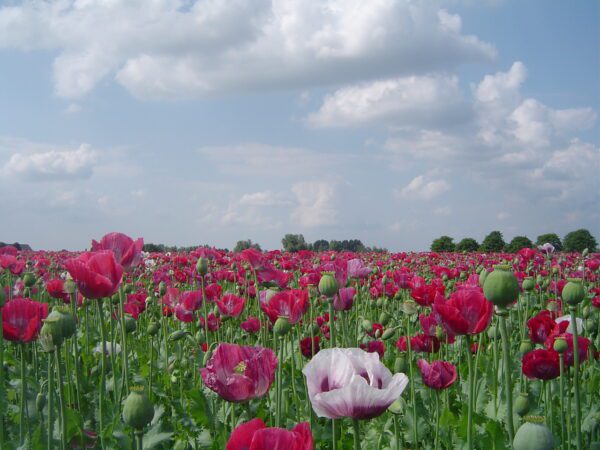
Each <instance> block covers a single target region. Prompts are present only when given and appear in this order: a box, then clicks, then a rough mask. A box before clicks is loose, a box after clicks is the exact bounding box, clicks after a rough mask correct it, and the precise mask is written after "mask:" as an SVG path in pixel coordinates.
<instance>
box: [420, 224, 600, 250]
mask: <svg viewBox="0 0 600 450" xmlns="http://www.w3.org/2000/svg"><path fill="white" fill-rule="evenodd" d="M546 243H550V244H552V245H553V246H554V248H555V250H556V251H565V252H581V251H583V250H584V249H586V248H587V249H588V250H590V251H592V252H593V251H596V249H597V247H598V243H597V241H596V238H595V237H594V236H593V235H592V234H591V233H590V232H589V231H588V230H586V229H584V228H581V229H579V230H575V231H571V232H570V233H567V234H566V235H565V236H564V238H563V239H562V240H561V239H560V237H559V236H558V234H556V233H545V234H541V235H539V236H538V237H537V239H536V241H535V243H534V242H533V241H532V240H531V239H529V238H528V237H527V236H515V237H514V238H512V240H511V241H510V242H508V243H507V242H505V241H504V237H503V236H502V233H501V232H500V231H497V230H496V231H492V232H491V233H489V234H488V235H487V236H486V237H485V238H484V239H483V241H482V242H481V244H479V243H478V242H477V241H476V240H475V239H473V238H469V237H467V238H464V239H462V240H461V241H459V242H458V243H455V242H454V239H453V238H452V237H450V236H440V237H439V238H437V239H434V240H433V242H432V243H431V251H433V252H477V251H479V252H485V253H491V252H503V251H504V252H508V253H516V252H518V251H519V250H521V249H522V248H526V247H528V248H532V247H534V246H538V245H544V244H546Z"/></svg>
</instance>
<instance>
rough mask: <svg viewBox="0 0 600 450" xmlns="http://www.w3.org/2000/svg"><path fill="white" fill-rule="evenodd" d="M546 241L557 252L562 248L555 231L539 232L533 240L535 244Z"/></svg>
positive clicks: (541, 243) (542, 243)
mask: <svg viewBox="0 0 600 450" xmlns="http://www.w3.org/2000/svg"><path fill="white" fill-rule="evenodd" d="M546 242H548V243H550V244H552V245H553V246H554V249H555V250H556V251H557V252H559V251H561V250H562V248H563V245H562V242H561V240H560V238H559V237H558V234H556V233H546V234H540V235H539V236H538V237H537V239H536V241H535V245H544V244H545V243H546Z"/></svg>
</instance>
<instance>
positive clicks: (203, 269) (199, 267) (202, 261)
mask: <svg viewBox="0 0 600 450" xmlns="http://www.w3.org/2000/svg"><path fill="white" fill-rule="evenodd" d="M196 272H198V273H199V274H200V275H202V276H204V275H206V274H207V273H208V259H206V258H198V261H197V262H196Z"/></svg>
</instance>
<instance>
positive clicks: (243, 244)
mask: <svg viewBox="0 0 600 450" xmlns="http://www.w3.org/2000/svg"><path fill="white" fill-rule="evenodd" d="M248 248H254V249H256V250H258V251H262V249H261V248H260V245H258V244H257V243H256V242H252V239H246V240H243V241H237V243H236V244H235V247H233V252H234V253H239V252H242V251H244V250H246V249H248Z"/></svg>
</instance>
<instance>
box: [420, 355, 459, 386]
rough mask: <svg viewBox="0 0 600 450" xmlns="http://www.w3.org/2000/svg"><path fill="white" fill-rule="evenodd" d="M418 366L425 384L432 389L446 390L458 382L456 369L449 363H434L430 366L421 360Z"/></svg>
mask: <svg viewBox="0 0 600 450" xmlns="http://www.w3.org/2000/svg"><path fill="white" fill-rule="evenodd" d="M417 366H419V370H420V371H421V378H422V379H423V383H425V385H426V386H428V387H430V388H432V389H446V388H448V387H450V386H452V384H453V383H454V382H455V381H456V376H457V373H456V367H455V366H454V364H451V363H449V362H447V361H432V362H431V364H429V363H428V362H427V361H426V360H425V359H419V360H418V361H417Z"/></svg>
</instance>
